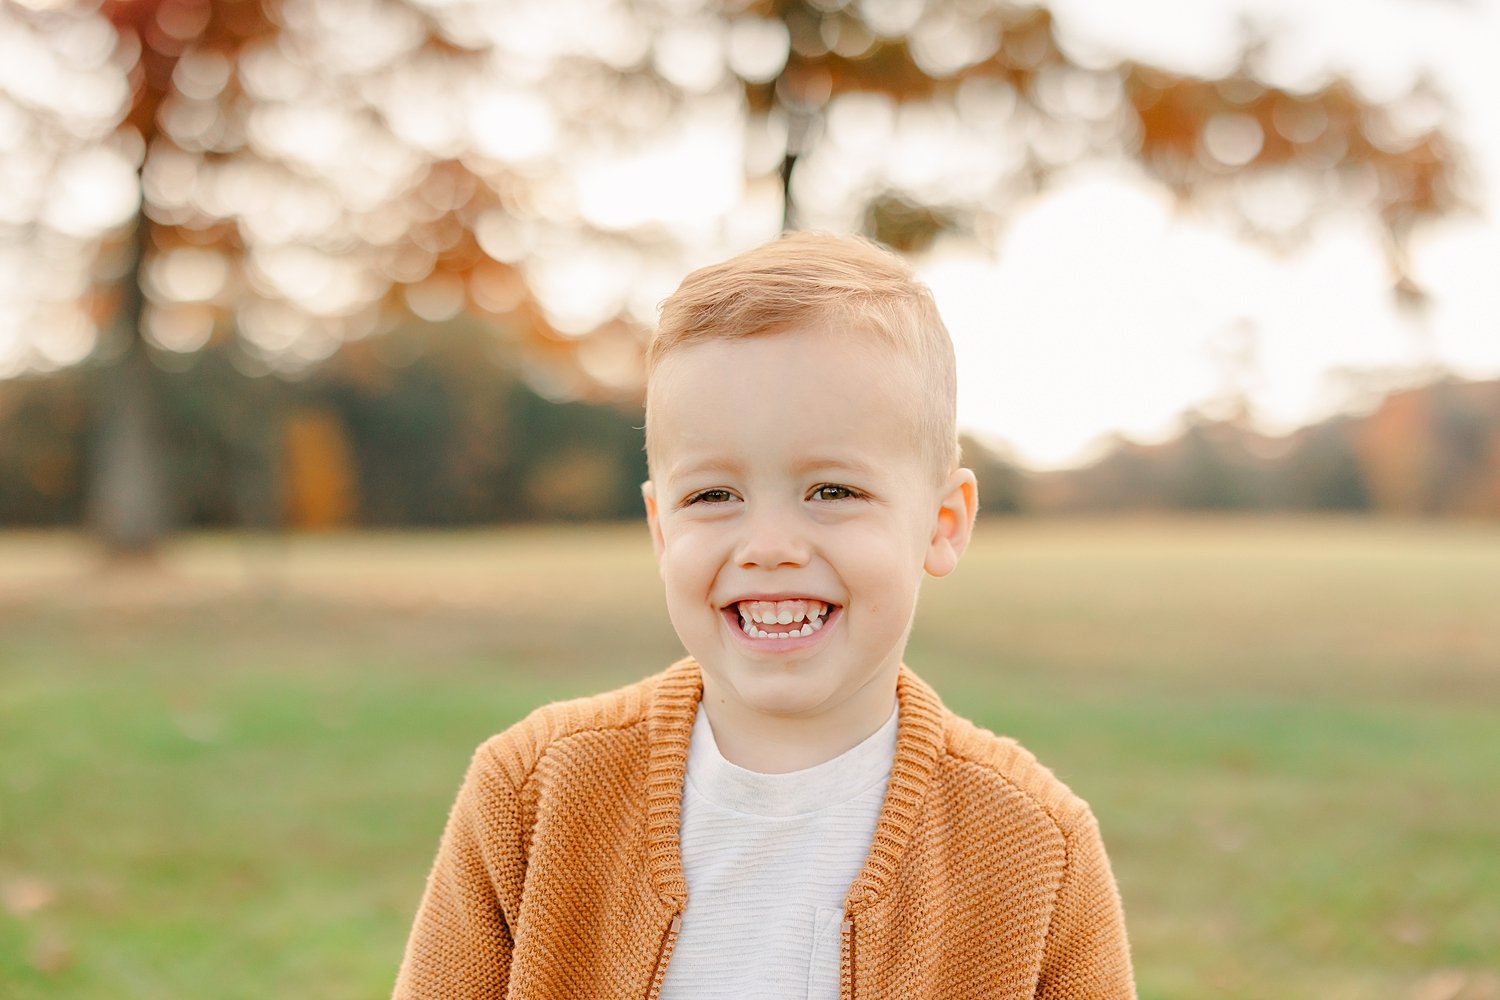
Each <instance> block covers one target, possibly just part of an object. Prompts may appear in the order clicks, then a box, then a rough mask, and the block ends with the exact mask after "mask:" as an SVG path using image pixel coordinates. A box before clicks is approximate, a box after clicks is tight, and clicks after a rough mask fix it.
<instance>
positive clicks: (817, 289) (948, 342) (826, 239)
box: [646, 232, 959, 478]
mask: <svg viewBox="0 0 1500 1000" xmlns="http://www.w3.org/2000/svg"><path fill="white" fill-rule="evenodd" d="M817 322H822V323H829V324H837V325H838V326H839V327H840V328H841V329H847V330H849V331H850V332H853V333H856V334H859V333H864V332H868V333H870V334H872V335H873V336H874V337H876V338H877V339H879V340H880V341H881V342H883V343H884V344H885V345H886V346H888V347H891V348H893V349H894V354H895V356H896V357H897V358H898V359H901V360H905V361H908V362H910V363H911V364H912V366H913V367H914V369H915V370H916V372H917V375H918V377H919V380H920V385H921V387H922V388H921V397H922V398H921V399H920V400H919V401H918V402H919V404H920V406H921V416H920V418H919V419H920V425H919V426H918V427H917V428H916V431H917V440H918V443H919V445H920V447H921V448H922V450H923V452H924V453H926V455H927V458H928V459H929V461H930V462H931V464H932V466H933V469H934V471H935V473H936V474H937V476H938V477H939V478H941V477H945V476H947V474H948V473H949V472H951V471H953V469H954V468H956V467H957V466H958V462H959V445H958V432H957V409H958V403H957V399H958V376H957V372H956V365H955V363H954V360H953V341H952V338H950V337H949V335H948V328H947V327H946V326H944V325H943V320H942V317H941V316H939V315H938V310H937V303H936V302H935V301H934V300H933V297H932V291H931V290H930V289H929V288H928V287H927V286H926V285H924V284H923V283H922V282H920V281H918V280H917V277H916V275H915V274H913V272H912V270H911V268H910V266H908V265H907V263H906V261H904V260H903V259H902V258H900V257H899V256H897V255H896V254H895V253H893V252H891V251H890V250H887V249H885V248H884V247H881V246H880V245H878V244H876V243H873V242H871V241H870V240H867V239H864V238H862V237H858V236H835V235H832V234H829V233H804V232H792V233H785V234H783V235H782V236H781V237H780V238H778V239H774V240H772V241H770V242H769V243H763V244H761V245H760V246H758V247H754V248H753V249H750V250H746V251H745V252H744V253H741V254H738V255H736V256H734V257H731V258H729V259H728V260H726V261H723V262H722V263H719V264H711V265H709V266H708V267H702V268H699V269H698V270H696V271H694V272H692V273H691V274H689V275H688V276H687V277H686V278H684V279H683V281H682V284H681V285H680V286H679V287H678V289H677V291H675V292H673V293H672V294H671V296H669V297H668V298H667V299H666V301H665V302H663V303H662V309H661V322H660V323H659V324H658V326H657V330H656V334H655V336H654V337H652V339H651V346H650V349H649V351H648V353H647V355H646V384H647V401H648V403H647V420H646V440H647V451H648V453H649V451H650V436H651V421H650V405H649V400H650V385H651V380H652V378H653V377H654V375H655V373H656V370H657V368H658V366H659V365H660V364H661V362H662V359H663V358H665V357H667V356H668V355H670V354H672V352H674V351H677V350H680V349H682V348H684V347H689V346H691V345H693V344H699V343H703V342H705V341H710V340H735V339H738V338H741V337H755V336H759V335H762V334H771V333H779V332H781V331H784V330H787V329H789V328H791V327H793V326H799V325H802V324H807V323H817Z"/></svg>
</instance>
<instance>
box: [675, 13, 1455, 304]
mask: <svg viewBox="0 0 1500 1000" xmlns="http://www.w3.org/2000/svg"><path fill="white" fill-rule="evenodd" d="M661 6H662V7H665V6H666V4H665V3H663V4H661ZM729 11H730V12H729V13H727V14H726V15H725V16H726V17H727V18H728V28H727V31H728V37H729V46H728V51H729V53H730V66H731V68H732V69H733V70H734V71H735V72H736V73H737V75H738V77H739V79H740V80H741V82H742V85H743V87H744V90H745V98H746V104H747V106H748V107H749V109H750V113H751V116H752V120H753V121H758V122H759V124H760V128H761V130H763V131H766V132H769V133H771V134H775V135H782V136H784V137H785V155H784V157H783V159H782V162H781V164H780V167H779V171H780V175H781V178H782V181H783V185H784V191H785V199H784V205H785V211H786V222H787V224H788V225H792V224H794V223H795V222H796V221H797V220H798V219H799V217H800V215H801V214H802V213H801V212H799V206H798V196H799V185H798V184H797V182H796V171H797V170H798V168H799V164H800V163H801V162H802V161H803V160H805V159H807V158H809V157H812V156H816V155H818V153H819V151H820V147H821V146H822V145H824V144H826V142H827V139H828V137H829V135H830V133H832V135H833V138H834V139H835V140H837V139H838V138H839V132H840V131H843V132H846V133H848V132H853V131H856V130H862V131H869V130H870V129H871V128H874V129H875V130H877V131H881V130H889V129H891V128H892V127H893V123H894V125H895V126H898V127H899V125H900V124H901V122H900V115H901V114H902V113H903V112H904V111H906V110H908V109H916V110H917V111H918V113H916V114H908V115H907V117H909V118H912V119H914V126H913V127H911V128H910V129H909V131H910V132H912V133H913V134H914V137H915V134H916V133H926V136H925V137H926V138H928V139H929V140H930V139H931V138H933V137H939V136H942V135H944V134H947V135H948V136H950V137H952V136H956V135H958V134H960V133H963V132H967V133H970V134H971V136H973V137H976V138H978V140H979V143H980V147H981V148H980V150H979V152H981V153H982V152H985V151H987V152H989V153H990V154H991V160H990V163H989V166H990V170H989V172H988V174H987V175H986V174H985V172H984V171H982V170H979V171H976V169H975V168H976V166H982V164H976V162H975V161H974V160H973V159H972V158H971V157H972V152H971V151H969V150H962V151H961V150H960V149H958V148H951V147H950V148H944V149H942V150H941V151H938V150H929V151H928V152H929V159H930V160H931V165H932V167H934V168H937V169H931V170H926V171H921V170H919V171H912V172H909V174H910V175H909V176H908V177H906V178H903V177H902V176H900V175H899V174H898V173H896V172H894V171H889V170H887V171H882V170H880V169H879V161H877V162H876V163H875V164H872V165H871V166H872V169H871V170H868V171H865V172H864V173H863V176H862V177H861V178H860V179H861V181H862V182H863V185H864V187H863V190H859V191H856V192H855V196H856V197H858V198H860V199H861V200H862V201H863V205H864V218H865V220H866V221H865V228H866V231H867V232H869V233H870V235H872V236H874V237H876V238H877V239H880V240H882V241H884V242H886V243H888V244H889V245H891V246H893V247H897V248H899V249H903V250H915V249H920V248H921V247H923V246H925V245H926V244H927V243H929V242H930V241H931V240H932V239H933V238H934V237H935V236H936V234H937V233H938V232H940V231H942V230H943V229H945V228H948V227H950V226H952V225H954V224H955V222H961V223H963V224H966V225H970V226H974V225H976V224H978V225H980V226H981V228H983V223H984V222H986V221H989V222H995V221H997V220H998V221H1000V222H1003V221H1004V219H1005V217H1006V216H1007V215H1008V214H1009V213H1010V212H1011V211H1012V210H1013V208H1014V206H1015V204H1016V202H1017V201H1018V200H1019V199H1020V198H1022V197H1024V196H1026V195H1027V194H1030V193H1031V192H1033V191H1034V190H1035V189H1036V188H1037V187H1038V186H1039V185H1041V184H1043V183H1045V182H1046V180H1047V179H1048V178H1050V177H1051V176H1052V175H1054V174H1055V173H1057V172H1058V171H1059V170H1060V169H1063V168H1065V167H1068V166H1070V165H1072V164H1075V163H1077V162H1080V161H1083V160H1087V159H1097V158H1111V159H1118V158H1122V157H1124V158H1131V159H1134V160H1136V161H1138V162H1139V163H1140V164H1141V165H1142V166H1143V167H1144V168H1145V169H1146V170H1147V171H1148V172H1149V173H1150V175H1151V176H1152V177H1154V178H1156V179H1157V180H1159V181H1161V182H1162V183H1164V184H1165V185H1166V186H1167V187H1168V188H1170V189H1171V190H1172V191H1173V192H1175V193H1176V194H1177V195H1179V196H1180V197H1182V198H1183V199H1185V200H1191V201H1194V202H1197V203H1199V204H1202V205H1205V206H1217V207H1219V208H1223V209H1228V211H1227V212H1226V213H1225V216H1224V217H1225V219H1226V221H1229V220H1233V221H1234V222H1236V223H1238V224H1240V225H1242V226H1244V227H1245V228H1246V229H1247V230H1248V231H1250V232H1252V233H1254V234H1256V235H1261V236H1267V237H1273V238H1279V237H1286V236H1289V235H1296V234H1298V233H1300V232H1301V231H1303V230H1305V227H1306V225H1307V223H1308V222H1309V221H1310V220H1311V219H1313V218H1314V217H1316V216H1317V214H1318V213H1320V212H1326V211H1329V210H1331V209H1336V208H1344V207H1348V206H1351V205H1353V206H1355V207H1357V208H1361V209H1365V210H1368V211H1370V212H1372V213H1373V214H1374V215H1375V216H1376V218H1377V219H1378V220H1379V222H1380V223H1381V224H1382V225H1383V226H1384V227H1385V229H1386V231H1387V233H1388V234H1389V236H1390V242H1389V244H1388V246H1387V249H1388V251H1389V261H1390V264H1391V268H1392V281H1393V287H1394V289H1395V290H1396V291H1397V293H1398V294H1399V295H1401V296H1402V297H1404V298H1406V299H1414V298H1419V297H1420V295H1421V289H1420V288H1419V287H1418V286H1417V285H1416V283H1415V282H1414V281H1413V280H1412V278H1411V276H1410V274H1409V273H1408V272H1407V269H1406V256H1405V246H1406V241H1407V239H1408V237H1409V236H1410V233H1411V230H1412V227H1413V225H1414V224H1416V223H1417V222H1419V221H1420V220H1422V219H1425V218H1431V217H1433V216H1436V215H1440V214H1442V213H1445V212H1449V211H1452V210H1453V209H1455V208H1457V207H1459V206H1460V204H1461V203H1462V201H1463V199H1462V198H1461V197H1460V190H1461V188H1462V180H1461V178H1460V176H1459V174H1460V172H1461V171H1460V162H1459V157H1458V150H1457V149H1456V148H1455V145H1454V142H1453V140H1452V139H1451V137H1450V136H1449V135H1448V134H1447V132H1446V131H1445V130H1444V127H1445V124H1446V115H1447V111H1446V108H1445V105H1444V103H1443V100H1442V98H1441V96H1440V95H1439V94H1438V93H1437V92H1436V91H1435V89H1434V87H1433V85H1432V83H1431V81H1430V80H1426V79H1421V80H1418V81H1417V82H1416V83H1415V84H1414V85H1413V86H1412V88H1411V89H1410V91H1409V92H1408V93H1407V94H1406V95H1405V96H1403V97H1402V98H1401V99H1400V100H1397V101H1395V102H1393V103H1391V104H1389V105H1380V104H1376V103H1373V102H1371V101H1369V100H1367V99H1366V98H1364V97H1363V96H1361V94H1360V92H1359V90H1358V89H1357V88H1356V87H1355V86H1354V85H1353V84H1352V83H1351V82H1350V81H1349V80H1348V79H1347V78H1345V77H1343V76H1340V75H1339V74H1338V73H1337V72H1336V71H1335V70H1334V69H1333V68H1332V67H1325V68H1322V69H1323V70H1324V74H1323V79H1322V81H1321V82H1319V83H1317V84H1315V85H1311V86H1305V87H1293V86H1288V85H1284V84H1279V83H1278V82H1277V80H1276V76H1277V74H1276V72H1275V70H1274V67H1273V64H1272V60H1271V59H1270V58H1268V57H1269V56H1270V55H1271V54H1272V51H1273V49H1274V43H1275V42H1276V39H1275V36H1274V35H1273V34H1269V33H1267V32H1265V31H1263V30H1262V29H1260V28H1259V27H1258V26H1257V25H1256V24H1255V23H1254V22H1253V21H1247V22H1246V23H1244V24H1243V25H1242V29H1241V30H1242V36H1243V39H1244V44H1243V48H1242V50H1241V55H1240V58H1239V60H1238V62H1237V64H1236V65H1234V66H1232V67H1230V68H1228V71H1227V72H1225V73H1224V74H1223V75H1221V76H1217V77H1214V78H1208V79H1204V78H1198V77H1194V76H1192V75H1189V74H1185V73H1181V72H1176V71H1173V70H1170V69H1168V68H1165V67H1162V66H1152V65H1147V64H1144V63H1141V62H1137V61H1133V60H1130V59H1125V58H1123V57H1121V56H1119V55H1118V54H1116V53H1111V52H1108V51H1104V50H1102V49H1101V48H1100V47H1099V46H1098V45H1096V44H1092V43H1089V42H1087V41H1084V40H1082V39H1080V38H1078V37H1076V35H1075V36H1072V37H1070V36H1069V35H1067V34H1066V33H1065V32H1063V31H1062V30H1060V28H1059V26H1058V23H1057V21H1056V20H1055V18H1054V16H1053V14H1052V13H1051V11H1050V10H1049V9H1048V6H1047V5H1046V4H1033V3H1020V2H1007V0H983V2H979V3H971V2H967V0H935V2H928V3H921V2H909V0H864V2H857V3H854V2H847V0H749V2H745V3H738V4H730V5H729ZM736 53H739V58H738V59H736V58H735V55H736ZM851 97H853V98H857V100H856V101H850V100H849V98H851ZM839 119H864V120H863V121H861V122H859V124H857V125H856V124H855V123H854V122H853V121H840V120H839ZM872 123H877V124H872ZM841 126H842V128H841ZM848 144H849V145H854V144H855V143H854V142H850V143H848ZM986 145H987V146H988V147H989V148H988V150H984V149H983V147H984V146H986ZM945 160H946V161H949V163H948V168H947V170H944V169H942V168H943V166H944V161H945ZM959 170H963V171H967V172H968V173H969V174H970V176H969V178H968V179H967V183H964V182H959V183H954V181H956V180H960V179H959V178H958V177H957V174H958V171H959ZM820 188H821V186H820ZM1268 203H1269V204H1268ZM1299 206H1300V210H1299V208H1298V207H1299Z"/></svg>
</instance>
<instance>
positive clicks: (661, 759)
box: [394, 660, 1135, 1000]
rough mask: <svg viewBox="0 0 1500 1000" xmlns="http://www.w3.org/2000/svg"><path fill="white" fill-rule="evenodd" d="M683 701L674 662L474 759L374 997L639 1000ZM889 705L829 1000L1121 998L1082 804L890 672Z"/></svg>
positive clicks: (696, 677) (1103, 870)
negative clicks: (877, 781) (886, 766)
mask: <svg viewBox="0 0 1500 1000" xmlns="http://www.w3.org/2000/svg"><path fill="white" fill-rule="evenodd" d="M702 691H703V684H702V677H701V675H700V673H699V669H698V666H697V664H695V663H693V662H692V661H691V660H684V661H681V662H679V663H677V664H675V665H673V666H672V667H671V668H670V669H668V670H667V671H665V672H664V673H661V674H657V675H655V676H653V677H649V678H647V679H645V680H643V681H640V682H638V683H636V684H633V685H631V686H629V687H626V688H622V689H621V690H619V691H615V692H611V693H609V694H604V695H598V696H595V697H592V698H585V699H580V700H576V701H569V702H561V703H558V704H554V705H548V706H546V707H543V708H540V709H538V710H537V711H535V712H533V713H532V714H531V715H529V716H527V717H526V718H525V719H523V720H522V721H521V722H519V723H517V724H516V725H515V726H512V727H511V728H510V729H508V730H506V731H505V732H503V733H501V734H500V735H498V736H495V737H492V738H491V739H490V740H488V741H487V742H485V743H484V744H483V745H481V746H480V748H479V749H478V750H477V751H476V752H475V754H474V758H473V761H472V763H471V764H470V767H469V771H468V775H467V777H466V778H465V780H464V783H463V786H462V788H461V789H460V791H459V794H458V798H457V800H456V801H455V802H454V805H453V809H452V812H451V813H450V815H449V818H448V824H447V828H446V829H445V831H444V833H443V838H442V843H441V846H440V847H439V850H438V855H437V859H436V861H435V862H434V864H433V867H432V871H431V874H430V875H429V877H428V881H427V888H426V892H425V893H424V895H423V898H422V903H421V906H420V908H419V910H418V912H417V917H416V920H415V923H414V925H413V927H412V932H411V937H410V940H409V941H408V943H407V949H406V955H405V958H404V960H403V961H402V963H401V969H400V972H399V974H398V977H397V982H396V989H395V994H394V995H395V997H397V998H399V1000H407V998H429V997H430V998H439V997H442V998H476V1000H477V998H499V997H511V998H517V1000H520V998H526V1000H564V998H568V1000H572V998H584V997H612V998H613V997H642V998H654V997H656V996H658V995H659V992H660V989H661V983H662V978H663V977H664V975H665V973H666V969H667V966H668V964H669V963H670V961H671V954H672V948H673V945H674V943H675V940H676V937H677V934H678V932H679V931H680V929H681V926H682V913H683V910H684V908H685V905H686V902H687V884H686V881H685V880H684V878H683V874H682V863H681V856H680V848H679V844H678V829H679V823H680V815H681V812H680V810H681V800H682V787H683V779H684V775H685V773H686V768H687V752H688V746H689V743H690V740H691V735H692V728H693V719H694V714H695V712H696V709H697V705H698V701H699V699H700V698H701V696H702ZM897 698H898V703H899V713H900V717H899V722H898V729H897V737H896V756H895V760H894V762H893V764H892V768H891V776H890V782H889V785H888V788H887V791H886V797H885V802H884V805H883V806H882V808H881V812H880V817H879V819H878V820H877V822H876V827H875V836H874V842H873V844H872V845H871V848H870V853H869V856H868V857H867V858H866V860H865V863H864V867H863V868H862V869H861V870H860V872H859V874H858V876H856V878H855V879H854V883H853V885H851V886H850V888H849V893H848V895H847V896H846V897H845V900H844V917H845V919H844V921H843V926H842V940H841V943H840V956H841V957H840V995H841V996H842V997H844V998H846V1000H852V998H856V997H857V998H861V1000H864V998H874V997H880V998H889V1000H895V998H907V997H911V998H923V1000H941V998H955V1000H956V998H980V997H984V998H1007V1000H1019V998H1046V1000H1085V998H1087V1000H1115V998H1133V997H1134V996H1135V988H1134V985H1133V980H1132V975H1131V967H1130V954H1129V949H1128V947H1127V945H1126V939H1125V929H1124V920H1123V917H1122V914H1121V908H1120V899H1119V894H1118V892H1117V891H1116V888H1115V882H1114V878H1113V876H1112V874H1111V872H1110V868H1109V862H1108V860H1107V858H1106V857H1105V854H1104V848H1103V844H1102V843H1101V841H1100V838H1099V832H1098V827H1097V824H1096V823H1095V821H1094V817H1093V815H1092V813H1090V811H1089V809H1088V806H1087V805H1086V804H1085V803H1084V802H1083V801H1082V800H1080V799H1079V798H1078V797H1077V796H1075V795H1073V794H1072V793H1071V792H1070V791H1069V790H1068V789H1067V788H1066V787H1065V786H1064V785H1063V784H1062V783H1061V782H1059V781H1058V780H1057V779H1056V778H1055V777H1054V776H1053V775H1052V774H1051V772H1049V771H1048V770H1047V769H1046V768H1044V767H1042V766H1041V765H1040V764H1038V763H1037V762H1036V759H1035V758H1034V757H1032V756H1031V755H1030V754H1029V753H1028V752H1026V751H1025V750H1024V749H1022V748H1021V747H1020V746H1019V745H1018V744H1016V743H1015V742H1014V741H1013V740H1010V739H1006V738H1003V737H998V736H995V735H994V734H992V733H989V732H986V731H984V730H982V729H979V728H978V727H976V726H974V725H973V724H971V723H969V722H967V721H965V720H963V719H961V718H959V717H958V716H956V715H954V714H953V713H951V712H949V711H948V710H947V709H946V708H944V706H943V704H942V702H941V701H940V700H939V699H938V697H937V695H936V694H935V693H934V692H933V691H932V689H931V688H929V687H928V686H927V685H926V684H924V683H923V682H922V681H921V680H919V679H918V678H917V677H916V676H915V675H914V674H913V673H912V672H911V671H910V670H908V669H907V668H905V667H902V669H901V673H900V676H899V679H898V681H897ZM746 960H747V961H753V960H754V958H753V956H747V959H746Z"/></svg>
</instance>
